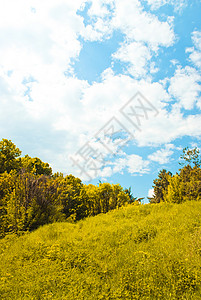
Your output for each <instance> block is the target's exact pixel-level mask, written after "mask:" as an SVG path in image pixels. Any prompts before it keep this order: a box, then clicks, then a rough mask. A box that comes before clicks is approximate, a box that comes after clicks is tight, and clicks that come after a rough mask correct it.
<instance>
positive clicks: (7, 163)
mask: <svg viewBox="0 0 201 300" xmlns="http://www.w3.org/2000/svg"><path fill="white" fill-rule="evenodd" d="M20 155H21V151H20V150H19V149H18V148H17V147H16V146H15V144H14V143H13V142H12V141H11V140H7V139H2V141H0V173H4V172H5V171H6V172H8V173H9V172H10V171H11V170H15V169H19V162H18V160H17V158H18V157H19V156H20Z"/></svg>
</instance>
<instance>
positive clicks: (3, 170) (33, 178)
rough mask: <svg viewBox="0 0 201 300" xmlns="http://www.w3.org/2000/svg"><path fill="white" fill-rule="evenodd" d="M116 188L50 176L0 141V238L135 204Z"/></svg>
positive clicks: (47, 168)
mask: <svg viewBox="0 0 201 300" xmlns="http://www.w3.org/2000/svg"><path fill="white" fill-rule="evenodd" d="M135 202H137V198H134V197H133V195H132V193H131V189H130V188H129V189H123V188H122V186H120V185H119V184H109V183H101V182H99V184H98V185H92V184H88V185H86V184H83V183H82V181H81V180H80V179H79V178H76V177H74V176H73V175H67V176H64V175H63V174H62V173H55V174H53V173H52V169H51V167H50V166H49V164H48V163H44V162H43V161H42V160H41V159H39V158H37V157H36V158H31V157H30V156H28V155H25V156H24V157H21V151H20V149H19V148H17V147H16V145H15V144H14V143H13V142H12V141H11V140H7V139H2V141H0V236H1V237H3V236H5V235H6V234H7V233H10V232H15V233H20V232H24V231H31V230H34V229H36V228H37V227H39V226H41V225H44V224H48V223H53V222H56V221H66V220H68V221H78V220H80V219H83V218H86V217H87V216H95V215H97V214H100V213H106V212H108V211H110V210H113V209H115V208H118V207H121V206H123V205H125V204H127V203H135Z"/></svg>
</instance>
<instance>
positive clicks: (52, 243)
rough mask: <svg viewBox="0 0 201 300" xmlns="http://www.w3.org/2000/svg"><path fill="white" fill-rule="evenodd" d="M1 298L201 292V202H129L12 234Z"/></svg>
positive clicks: (3, 260) (0, 251)
mask: <svg viewBox="0 0 201 300" xmlns="http://www.w3.org/2000/svg"><path fill="white" fill-rule="evenodd" d="M0 299H12V300H15V299H17V300H19V299H79V300H80V299H87V300H88V299H93V300H95V299H201V202H193V201H191V202H186V203H183V204H180V205H177V204H165V203H162V204H157V205H139V206H131V205H130V206H127V207H124V208H121V209H119V210H115V211H112V212H109V213H107V214H104V215H98V216H96V217H90V218H88V219H86V220H83V221H79V222H78V223H77V224H70V223H55V224H51V225H45V226H43V227H40V228H39V229H38V230H36V231H35V232H32V233H28V234H26V235H24V236H21V237H16V236H13V235H12V236H7V237H5V238H4V239H2V240H0Z"/></svg>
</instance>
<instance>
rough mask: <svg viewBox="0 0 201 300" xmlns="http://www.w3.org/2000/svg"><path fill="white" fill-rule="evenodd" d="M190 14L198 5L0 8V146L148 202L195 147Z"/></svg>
mask: <svg viewBox="0 0 201 300" xmlns="http://www.w3.org/2000/svg"><path fill="white" fill-rule="evenodd" d="M200 15H201V1H198V0H194V1H190V0H189V1H188V0H175V1H173V0H141V1H140V0H125V1H120V0H91V1H86V0H76V1H70V0H51V1H48V0H44V1H39V0H19V1H14V0H7V1H6V2H5V1H1V2H0V134H1V137H2V138H8V139H11V140H12V141H13V142H14V143H15V144H16V145H17V146H18V147H19V148H20V149H21V150H22V153H23V155H25V154H29V155H30V156H33V157H36V156H37V157H40V158H41V159H42V160H43V161H45V162H49V163H50V165H51V166H52V168H53V171H54V172H57V171H60V172H63V173H64V174H70V173H72V174H73V175H75V176H78V177H80V178H81V179H82V180H83V182H84V183H87V182H92V183H94V184H97V183H98V182H99V180H101V181H102V182H103V181H108V182H111V183H120V184H121V185H122V186H123V187H130V186H131V188H132V191H133V194H134V196H137V197H146V196H147V195H148V194H149V195H151V194H152V183H153V180H154V179H155V178H156V177H157V174H158V172H159V171H160V170H161V169H163V168H165V169H167V170H170V171H172V172H173V173H175V172H177V171H178V169H179V164H178V160H179V157H180V155H181V153H182V148H184V147H186V146H188V147H190V148H193V147H198V148H200V147H201V143H200V137H201V114H200V112H201V18H200ZM122 112H124V113H122ZM124 144H125V145H124ZM73 162H74V163H73ZM145 202H146V200H145Z"/></svg>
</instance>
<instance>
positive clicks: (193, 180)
mask: <svg viewBox="0 0 201 300" xmlns="http://www.w3.org/2000/svg"><path fill="white" fill-rule="evenodd" d="M181 159H183V160H184V161H185V163H188V164H187V165H185V166H183V168H181V169H180V170H179V171H180V173H179V174H175V175H174V176H172V174H171V173H170V172H167V171H166V170H162V171H160V172H159V175H158V178H157V179H155V180H154V186H153V187H154V194H155V196H154V197H153V198H149V200H150V203H159V202H163V201H166V202H173V203H181V202H184V201H188V200H201V168H200V165H201V161H200V159H199V149H197V148H194V149H189V148H188V147H186V148H184V149H183V155H182V156H181ZM180 164H183V165H184V163H180ZM192 164H193V167H192Z"/></svg>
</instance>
